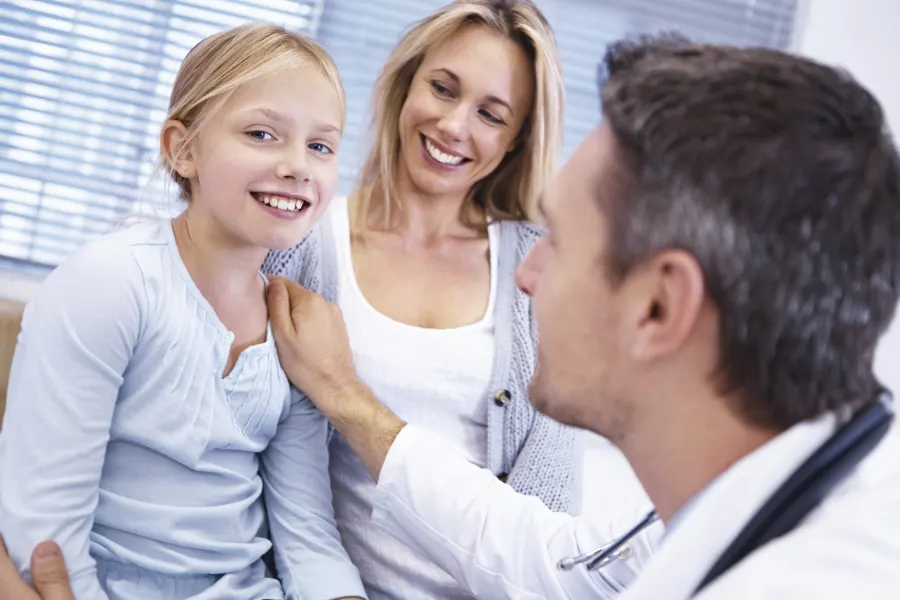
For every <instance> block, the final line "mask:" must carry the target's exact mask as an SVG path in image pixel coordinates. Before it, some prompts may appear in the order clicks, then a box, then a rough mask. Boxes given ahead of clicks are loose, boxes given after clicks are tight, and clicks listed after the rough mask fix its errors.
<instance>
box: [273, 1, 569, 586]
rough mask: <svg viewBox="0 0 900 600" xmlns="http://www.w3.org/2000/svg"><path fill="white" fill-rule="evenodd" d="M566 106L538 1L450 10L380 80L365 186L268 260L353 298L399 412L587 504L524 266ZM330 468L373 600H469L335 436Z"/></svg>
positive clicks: (549, 495) (364, 351)
mask: <svg viewBox="0 0 900 600" xmlns="http://www.w3.org/2000/svg"><path fill="white" fill-rule="evenodd" d="M562 111H563V86H562V80H561V76H560V70H559V64H558V60H557V56H556V49H555V45H554V40H553V37H552V33H551V30H550V27H549V26H548V24H547V22H546V20H545V19H544V17H543V16H542V15H541V13H540V12H539V11H538V9H537V8H536V7H535V6H534V4H533V3H532V2H526V1H506V2H501V1H498V0H466V1H460V2H455V3H453V4H450V5H448V6H446V7H444V8H442V9H440V10H439V11H437V12H436V13H434V14H432V15H431V16H429V17H427V18H425V19H424V20H422V21H420V22H418V23H416V24H415V25H414V26H413V27H412V28H411V29H410V30H409V31H408V33H407V34H406V35H405V36H404V37H403V38H402V40H401V41H400V43H399V44H398V46H397V47H396V48H395V49H394V51H393V53H392V54H391V56H390V58H389V59H388V61H387V64H386V65H385V67H384V71H383V73H382V74H381V77H380V79H379V80H378V83H377V89H376V95H375V119H374V135H375V140H374V145H373V147H372V150H371V153H370V155H369V157H368V160H367V161H366V163H365V166H364V168H363V171H362V177H361V184H360V186H359V187H358V189H356V191H355V192H354V193H353V194H352V195H351V196H350V198H349V199H346V200H343V199H335V201H334V203H333V204H332V206H331V207H330V209H329V211H328V213H327V214H326V215H325V217H324V218H323V220H322V222H321V223H320V224H319V225H318V226H317V227H316V228H314V230H313V232H312V233H311V235H310V236H308V237H307V238H306V239H305V240H304V242H303V243H302V244H300V245H298V246H297V247H295V248H292V249H290V250H287V251H280V252H273V253H272V254H270V256H269V258H268V259H267V261H266V264H265V265H264V267H263V268H264V270H267V271H268V272H271V273H275V274H280V275H284V276H286V277H288V278H291V279H294V280H297V281H300V282H301V283H302V284H303V285H304V286H306V287H307V288H309V289H312V290H314V291H317V292H319V293H321V294H322V295H323V296H325V297H326V298H327V299H329V300H331V301H334V302H336V303H337V304H338V305H339V306H340V308H341V310H342V313H343V315H344V318H345V320H346V322H347V327H348V330H349V336H350V342H351V346H352V348H353V353H354V361H355V364H356V368H357V371H358V373H359V375H360V377H361V378H362V379H363V381H365V382H366V384H367V385H368V386H370V387H371V388H372V390H373V392H374V393H375V395H376V396H377V397H378V398H379V399H380V400H382V401H383V402H385V403H386V404H387V405H388V406H389V407H390V408H391V409H392V410H393V411H394V412H396V413H397V414H398V415H399V416H400V417H401V418H402V419H404V420H405V421H407V422H412V423H417V424H419V425H422V426H426V427H428V428H430V429H431V430H432V431H433V432H434V434H435V435H436V436H441V437H443V438H444V439H446V440H448V441H450V442H451V443H455V444H456V446H457V447H458V448H459V449H460V451H461V452H463V453H465V455H466V456H467V457H468V459H469V460H470V461H471V462H473V463H475V464H478V465H481V466H483V467H485V468H487V469H490V470H491V471H492V472H493V473H495V474H496V475H497V476H498V477H500V478H502V479H503V480H505V481H507V482H508V483H509V485H511V486H512V487H513V488H515V489H516V490H518V491H519V492H522V493H525V494H531V495H534V496H537V497H539V498H540V499H541V500H543V502H544V503H545V504H546V505H547V506H549V507H550V508H551V509H553V510H557V511H566V510H568V509H570V507H571V504H572V501H573V497H572V495H573V494H572V488H573V483H574V438H573V435H574V434H573V432H572V431H571V430H569V429H567V428H564V427H562V426H561V425H559V424H558V423H556V422H554V421H551V420H550V419H548V418H546V417H543V416H541V415H539V414H537V413H536V411H535V410H534V408H533V407H532V406H531V404H530V403H529V401H528V397H527V393H526V386H527V383H528V381H529V380H530V379H531V375H532V373H533V371H534V368H535V341H536V340H535V335H536V334H535V330H534V327H533V323H532V317H531V304H530V301H529V299H528V298H527V297H526V296H525V295H524V294H523V293H521V292H520V291H518V289H517V288H516V285H515V282H514V276H513V274H514V271H515V269H516V266H517V265H518V264H519V262H520V261H521V260H522V258H523V257H524V256H525V255H526V253H527V252H528V251H529V249H530V248H531V246H532V244H533V243H534V242H535V240H536V239H537V238H538V236H539V235H540V233H541V232H540V230H539V229H538V228H537V227H535V226H534V225H532V224H531V222H530V221H531V218H532V217H533V212H532V211H533V208H534V206H535V203H536V194H537V193H538V191H539V190H540V189H541V188H542V187H543V185H544V182H545V181H546V180H547V178H548V177H549V176H550V174H551V173H552V172H553V170H554V164H555V162H554V161H555V157H556V154H557V149H558V146H559V144H560V137H561V129H562V124H563V116H562ZM330 473H331V484H332V493H333V497H334V507H335V516H336V518H337V522H338V526H339V528H340V531H341V534H342V538H343V541H344V546H345V547H346V549H347V551H348V553H349V555H350V557H351V558H352V559H353V561H354V563H355V564H356V566H357V567H358V568H359V570H360V573H361V575H362V577H363V582H364V584H365V586H366V590H367V592H368V594H369V598H370V600H381V599H386V598H403V599H405V600H415V599H419V598H422V599H424V598H429V599H431V598H442V599H453V598H468V597H470V596H469V595H468V594H466V593H465V592H464V590H463V586H461V585H460V584H459V583H457V582H455V581H453V580H452V578H451V577H450V576H449V575H448V574H447V573H446V572H444V571H442V570H440V569H438V568H437V567H435V566H434V565H431V564H429V563H428V561H427V560H425V559H424V558H423V557H422V556H421V555H419V554H418V553H417V552H416V551H415V550H414V549H411V548H409V547H406V546H403V545H402V544H401V543H400V542H398V541H397V540H395V539H394V538H392V537H391V536H389V535H388V534H386V533H384V532H382V531H381V530H379V529H378V527H377V526H376V525H375V524H374V523H372V522H371V518H370V517H371V512H372V497H373V494H374V491H375V484H374V482H373V481H372V480H371V478H370V477H369V475H368V474H367V473H366V470H365V468H364V467H363V465H362V464H361V463H360V461H359V460H358V458H357V457H356V456H355V455H354V453H353V452H352V450H351V449H350V447H349V446H348V445H347V443H346V442H345V441H344V440H343V439H342V438H341V437H340V436H339V435H334V437H333V438H332V440H331V442H330ZM440 478H441V473H440V472H435V473H434V480H435V493H440V491H439V490H440V486H439V484H440Z"/></svg>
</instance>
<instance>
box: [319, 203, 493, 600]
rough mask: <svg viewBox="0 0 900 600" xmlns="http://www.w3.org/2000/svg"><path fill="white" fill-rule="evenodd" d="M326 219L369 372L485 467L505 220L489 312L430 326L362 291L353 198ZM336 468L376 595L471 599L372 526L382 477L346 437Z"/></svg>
mask: <svg viewBox="0 0 900 600" xmlns="http://www.w3.org/2000/svg"><path fill="white" fill-rule="evenodd" d="M326 218H330V219H332V224H333V227H332V231H333V232H334V236H335V240H334V241H335V245H336V248H337V261H338V265H339V266H338V268H339V276H338V294H337V303H338V306H340V308H341V311H342V312H343V316H344V320H345V321H346V323H347V331H348V334H349V337H350V346H351V349H352V351H353V359H354V362H355V364H356V370H357V372H358V374H359V376H360V378H361V379H362V381H363V382H365V383H366V385H368V386H369V387H370V388H371V389H372V391H373V392H374V394H375V396H376V397H377V398H378V399H379V400H381V401H382V402H384V403H385V404H386V405H387V406H388V407H389V408H390V409H391V410H392V411H394V412H395V413H396V414H397V416H399V417H400V418H401V419H403V420H404V421H406V422H408V423H415V424H416V425H418V426H420V427H426V428H428V429H430V430H431V431H432V432H434V434H435V435H439V436H441V437H442V438H444V439H445V440H446V441H447V442H449V443H452V444H455V445H456V446H457V447H459V449H460V451H461V452H462V453H463V454H464V455H465V456H466V457H467V458H468V460H469V461H470V462H472V463H475V464H477V465H479V466H482V467H483V466H484V465H485V464H486V462H487V456H486V455H487V402H488V396H489V393H488V392H489V390H488V386H489V382H490V377H491V372H492V367H493V360H494V317H493V313H494V303H495V301H496V300H495V298H496V295H497V281H496V273H497V262H496V261H497V254H498V235H497V231H496V229H497V225H496V224H491V225H489V226H488V243H489V248H490V270H491V290H490V299H489V301H488V307H487V310H486V311H485V315H484V317H483V318H482V320H480V321H478V322H477V323H473V324H471V325H466V326H463V327H457V328H454V329H424V328H420V327H414V326H411V325H406V324H404V323H400V322H398V321H394V320H393V319H391V318H390V317H387V316H385V315H383V314H381V313H380V312H378V311H377V310H376V309H375V308H374V307H373V306H372V305H371V304H369V302H368V301H367V300H366V299H365V297H364V296H363V294H362V292H361V290H360V289H359V286H358V284H357V282H356V277H355V275H354V271H353V262H352V255H351V252H350V226H349V217H348V207H347V200H346V198H335V199H334V200H333V201H332V205H331V206H330V207H329V209H328V215H327V216H326ZM330 471H331V482H332V483H331V485H332V493H333V499H334V507H335V518H336V519H337V523H338V527H339V528H340V531H341V536H342V538H343V542H344V546H345V547H346V549H347V552H348V553H349V555H350V558H351V559H352V560H353V562H354V564H356V566H357V567H358V568H359V570H360V574H361V575H362V578H363V582H364V583H365V585H366V589H367V592H368V594H369V599H370V600H386V599H388V598H403V599H404V600H418V599H422V600H431V599H433V598H441V599H451V600H452V599H454V598H460V599H468V598H471V596H470V595H469V594H467V593H465V592H464V591H463V589H462V587H461V586H460V585H459V584H458V583H456V581H455V580H453V578H452V577H450V575H448V574H447V573H446V572H445V571H443V570H441V569H439V568H437V567H435V566H434V565H433V564H431V563H430V562H429V561H428V560H427V559H425V558H424V557H422V556H421V555H420V554H419V553H417V552H416V551H414V550H412V549H411V548H409V547H407V546H405V545H403V544H401V543H400V542H399V541H398V540H397V539H396V538H394V537H393V536H391V535H390V534H388V533H386V532H384V531H383V530H381V529H380V528H378V527H376V526H374V525H373V524H372V522H371V514H372V495H373V494H374V491H375V483H374V482H373V481H372V479H371V478H370V477H369V475H368V473H367V472H366V470H365V468H364V467H363V465H362V463H361V462H360V461H359V459H358V458H357V456H356V454H354V453H353V451H352V450H351V449H350V447H349V446H348V445H347V443H346V442H345V441H344V440H343V439H342V438H341V437H340V436H338V435H335V436H334V438H333V440H332V443H331V460H330ZM439 477H440V473H435V478H439Z"/></svg>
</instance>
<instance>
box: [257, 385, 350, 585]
mask: <svg viewBox="0 0 900 600" xmlns="http://www.w3.org/2000/svg"><path fill="white" fill-rule="evenodd" d="M327 438H328V422H327V421H326V420H325V417H324V416H322V413H320V412H319V410H318V409H317V408H316V407H315V406H314V405H313V403H312V402H311V401H310V400H309V398H307V397H306V395H305V394H303V393H302V392H300V391H298V390H297V389H296V388H294V387H293V386H292V387H291V407H290V412H289V413H288V415H287V417H286V418H285V419H284V420H283V421H282V422H281V423H279V425H278V431H277V432H276V433H275V437H274V438H273V439H272V441H271V442H270V443H269V447H268V448H267V449H266V450H265V452H263V454H262V469H261V473H262V478H263V485H264V486H265V487H264V488H263V489H264V490H265V500H266V510H267V511H268V515H269V531H270V533H271V536H272V544H273V546H274V551H275V566H276V567H277V569H278V577H279V579H281V583H282V586H283V587H284V593H285V598H286V599H287V600H300V599H301V598H302V599H304V600H334V599H335V598H345V597H346V598H349V597H354V598H357V597H358V598H364V597H365V590H364V588H363V585H362V581H361V579H360V576H359V572H358V571H357V569H356V567H355V566H354V565H353V563H352V562H351V561H350V557H349V556H348V555H347V552H346V551H345V550H344V547H343V545H342V544H341V537H340V534H339V533H338V529H337V525H336V523H335V520H334V510H333V508H332V504H331V480H330V478H329V475H328V443H327Z"/></svg>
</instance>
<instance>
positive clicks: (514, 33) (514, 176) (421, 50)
mask: <svg viewBox="0 0 900 600" xmlns="http://www.w3.org/2000/svg"><path fill="white" fill-rule="evenodd" d="M470 23H477V24H480V25H483V26H485V27H488V28H489V29H491V30H493V31H496V32H498V33H500V34H501V35H504V36H506V37H508V38H509V39H510V40H512V41H513V42H515V43H516V44H517V45H518V46H519V47H520V48H522V49H523V50H524V51H525V53H526V55H527V56H528V57H529V58H530V59H531V61H532V64H533V69H534V82H535V97H534V105H533V107H532V109H531V112H530V114H529V116H528V118H527V119H526V121H525V123H524V124H523V125H522V131H521V132H520V133H519V136H518V143H517V144H516V147H515V148H514V149H513V150H512V151H511V152H509V153H508V154H507V155H506V156H505V157H504V158H503V161H502V162H501V163H500V165H499V166H498V167H497V168H496V169H495V170H494V172H493V173H491V174H490V175H488V176H487V177H485V178H484V179H482V180H481V181H479V182H478V183H476V184H475V185H474V186H473V188H472V190H471V192H470V196H469V200H471V201H473V202H475V203H476V204H477V205H478V206H480V207H481V208H483V209H484V211H485V212H486V214H487V216H488V217H489V218H492V219H498V220H503V219H505V220H521V219H527V220H535V218H536V216H537V215H536V214H535V208H536V203H537V196H538V194H539V193H540V191H541V189H543V187H544V185H545V184H546V182H547V180H548V179H549V178H550V176H551V175H552V174H553V172H554V171H555V170H556V159H557V154H558V152H559V149H560V146H561V143H562V130H563V111H564V103H565V90H564V87H563V79H562V73H561V70H560V66H559V59H558V57H557V53H556V42H555V40H554V37H553V31H552V29H551V28H550V25H549V23H547V20H546V19H545V18H544V15H543V14H542V13H541V11H540V10H539V9H538V8H537V6H535V5H534V3H533V2H532V1H531V0H456V1H455V2H453V3H451V4H448V5H446V6H444V7H443V8H441V9H439V10H438V11H437V12H435V13H433V14H431V15H430V16H428V17H426V18H424V19H422V20H421V21H418V22H417V23H415V24H414V25H413V26H412V27H411V28H410V29H409V30H408V31H407V32H406V34H405V35H404V36H403V37H402V38H401V40H400V43H399V44H397V46H396V47H395V48H394V51H393V52H392V53H391V55H390V57H389V58H388V60H387V63H385V66H384V69H383V71H382V73H381V76H380V77H379V78H378V81H377V82H376V85H375V93H374V96H373V103H374V108H375V114H374V118H373V122H372V133H373V134H374V143H373V145H372V148H371V150H370V152H369V155H368V157H367V159H366V161H365V163H364V165H363V168H362V171H361V173H360V185H359V187H360V193H359V197H358V198H357V202H358V203H357V213H356V216H357V220H359V219H360V218H361V219H362V220H367V219H366V216H367V215H368V209H369V207H370V203H371V201H372V198H373V197H379V198H380V199H381V200H383V201H384V202H385V225H388V224H390V222H391V216H390V215H391V212H392V209H394V208H397V209H399V208H400V206H399V201H398V199H397V184H396V181H397V177H398V173H399V169H400V166H399V162H400V134H399V128H400V127H399V124H400V112H401V111H402V109H403V104H404V102H405V101H406V97H407V95H408V93H409V89H410V86H411V84H412V81H413V78H414V76H415V74H416V71H417V70H418V68H419V66H420V65H421V64H422V61H423V60H424V58H425V55H426V54H427V53H428V51H429V50H430V49H432V48H433V47H435V46H437V45H438V44H440V43H442V42H443V41H445V40H447V39H448V38H450V37H451V36H452V35H453V34H454V33H456V32H457V31H459V29H460V28H461V27H463V26H464V25H468V24H470ZM467 214H468V211H466V210H463V214H462V217H463V219H464V222H468V220H467V218H466V216H467Z"/></svg>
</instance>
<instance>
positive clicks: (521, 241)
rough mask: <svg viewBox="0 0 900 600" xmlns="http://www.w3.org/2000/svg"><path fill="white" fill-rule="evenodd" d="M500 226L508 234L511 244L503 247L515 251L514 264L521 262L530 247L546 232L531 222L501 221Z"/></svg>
mask: <svg viewBox="0 0 900 600" xmlns="http://www.w3.org/2000/svg"><path fill="white" fill-rule="evenodd" d="M502 226H503V227H504V230H505V231H506V232H509V235H510V237H511V238H512V239H511V240H510V242H511V243H505V244H504V246H506V247H507V248H510V249H512V250H514V251H515V254H516V261H515V262H516V263H517V264H518V263H519V262H521V260H522V259H523V258H525V255H526V254H528V253H529V252H530V251H531V248H532V246H534V244H535V243H536V242H537V241H538V240H539V239H540V238H541V236H543V235H544V234H545V233H546V232H547V230H546V229H545V228H544V227H541V226H540V225H537V224H536V223H532V222H531V221H503V222H502Z"/></svg>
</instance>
